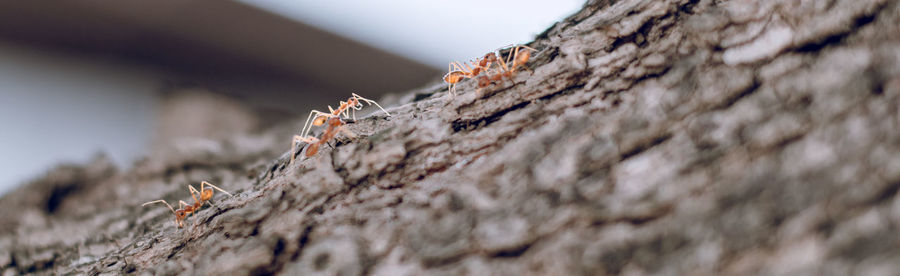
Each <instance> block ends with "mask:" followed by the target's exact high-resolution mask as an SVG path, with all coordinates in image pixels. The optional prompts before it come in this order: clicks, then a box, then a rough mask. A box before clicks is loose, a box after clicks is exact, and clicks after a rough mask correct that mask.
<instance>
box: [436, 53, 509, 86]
mask: <svg viewBox="0 0 900 276" xmlns="http://www.w3.org/2000/svg"><path fill="white" fill-rule="evenodd" d="M497 60H498V59H497V55H496V54H495V53H494V52H490V53H487V54H485V55H484V56H483V57H481V58H478V59H475V61H469V62H468V63H459V62H456V61H453V62H450V64H448V65H447V71H448V72H447V74H446V75H444V82H446V83H447V91H449V92H450V96H453V95H456V83H458V82H460V81H462V80H463V79H468V78H474V77H476V76H478V74H481V72H482V71H487V70H488V69H490V67H491V64H492V63H494V62H496V61H497ZM469 64H471V65H472V67H469ZM454 69H455V70H454Z"/></svg>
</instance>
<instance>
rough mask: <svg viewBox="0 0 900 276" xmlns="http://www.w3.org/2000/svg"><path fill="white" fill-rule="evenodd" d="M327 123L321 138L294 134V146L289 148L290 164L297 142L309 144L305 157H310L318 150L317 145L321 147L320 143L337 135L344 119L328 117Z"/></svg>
mask: <svg viewBox="0 0 900 276" xmlns="http://www.w3.org/2000/svg"><path fill="white" fill-rule="evenodd" d="M327 123H328V127H326V128H325V131H324V132H322V138H321V139H320V138H316V137H313V136H306V137H304V136H300V135H294V139H293V145H294V147H293V148H291V164H293V163H294V159H295V157H294V154H293V153H294V152H295V151H296V150H297V149H296V145H297V142H304V143H307V144H309V147H308V148H307V149H306V157H311V156H313V155H315V154H316V153H317V152H319V147H321V146H322V144H325V143H327V142H328V141H329V140H331V139H333V138H334V136H336V135H337V133H338V131H342V130H343V129H342V128H340V127H341V126H343V125H344V124H345V123H344V121H343V120H341V118H339V117H331V118H328V122H327Z"/></svg>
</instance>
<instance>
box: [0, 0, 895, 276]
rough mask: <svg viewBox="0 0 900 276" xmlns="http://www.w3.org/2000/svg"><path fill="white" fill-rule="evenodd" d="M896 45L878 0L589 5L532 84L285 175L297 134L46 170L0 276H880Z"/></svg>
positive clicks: (380, 133)
mask: <svg viewBox="0 0 900 276" xmlns="http://www.w3.org/2000/svg"><path fill="white" fill-rule="evenodd" d="M898 26H900V4H898V2H897V1H888V0H820V1H802V0H796V1H794V0H772V1H755V0H733V1H689V0H621V1H592V2H590V3H589V4H588V5H586V6H585V8H584V9H583V10H582V11H580V12H578V13H577V14H575V15H573V16H571V17H569V18H568V19H566V20H565V21H564V22H562V23H559V24H556V25H555V26H553V27H551V28H550V29H548V30H547V31H546V32H545V33H543V34H541V35H540V36H539V37H538V38H537V39H536V40H535V41H534V42H533V43H532V44H530V45H531V46H532V47H535V48H537V49H539V50H540V52H539V53H538V54H537V55H536V56H535V57H534V58H533V59H532V62H531V63H529V66H530V67H531V68H532V69H533V71H530V72H529V71H524V72H522V73H520V74H518V75H517V76H516V77H515V78H514V79H513V81H508V82H506V83H504V84H501V85H496V86H491V87H488V88H486V89H481V90H478V89H476V88H475V82H474V81H471V80H469V81H464V82H462V83H461V84H460V85H459V86H458V91H459V92H460V95H458V96H457V97H455V98H452V99H450V98H448V97H447V94H446V87H445V86H443V85H441V84H435V85H434V86H432V87H428V88H423V89H420V90H417V91H411V92H408V93H406V94H405V95H401V96H396V97H394V98H393V99H385V102H384V103H385V104H387V105H390V106H392V107H391V108H388V110H389V111H390V112H391V114H392V115H393V116H391V117H385V116H384V115H379V114H375V115H373V116H369V117H366V118H361V119H359V120H356V121H355V122H354V123H351V124H349V125H348V126H347V129H348V130H349V131H350V132H352V133H353V134H355V135H354V136H355V137H348V136H339V139H338V141H336V142H334V143H332V145H333V147H324V148H323V149H322V150H321V151H320V152H319V153H318V154H317V155H315V156H313V157H311V158H308V159H303V160H302V161H300V162H298V163H296V164H294V165H292V166H289V165H288V164H287V160H289V156H288V154H286V153H284V152H285V150H286V149H287V148H288V140H289V138H290V137H291V135H292V134H293V133H295V132H296V131H297V130H298V129H299V123H296V122H295V123H292V124H289V125H283V126H279V127H275V128H272V129H270V130H267V131H265V132H263V133H257V134H249V135H245V134H236V135H234V137H231V138H229V139H225V140H223V141H218V142H210V143H211V144H209V143H207V144H204V145H203V146H197V147H194V148H190V150H188V151H186V152H185V151H184V149H182V151H181V153H180V154H154V156H151V157H149V158H148V159H146V160H145V161H143V162H141V163H139V164H138V165H137V167H135V168H134V169H131V170H129V171H124V172H120V171H117V170H116V169H115V168H113V167H112V166H111V165H109V163H108V162H106V161H104V159H102V158H98V160H97V161H96V162H94V163H92V164H90V165H86V166H64V167H60V168H58V169H55V170H53V171H51V172H49V173H48V175H47V176H46V177H45V178H43V179H41V180H38V181H35V182H33V183H31V184H29V185H28V186H26V187H23V188H20V189H19V190H17V191H14V192H13V193H11V194H9V195H7V196H5V197H4V198H3V199H2V201H0V207H2V212H3V215H2V217H0V219H2V221H0V223H2V224H0V231H2V233H3V235H2V236H0V270H2V271H3V273H4V275H6V274H15V273H16V272H35V273H46V274H50V273H57V274H64V273H79V274H81V273H86V274H98V273H113V274H118V273H133V272H134V273H140V272H150V273H159V274H175V273H186V274H212V275H221V274H237V275H243V274H270V273H280V274H290V275H359V274H378V275H418V274H423V273H427V274H448V275H459V274H494V275H521V274H557V275H560V274H562V275H578V274H590V275H597V274H625V273H638V274H671V273H679V274H693V275H697V274H765V275H772V274H782V275H783V274H787V275H796V274H839V275H846V274H867V275H886V274H896V273H898V272H900V263H898V262H896V260H897V259H900V249H898V248H900V238H898V236H897V233H898V231H900V194H898V193H897V191H898V188H900V111H898V102H900V98H898V97H900V27H898ZM282 153H284V154H282ZM278 155H280V157H279V158H277V159H274V160H273V157H274V156H278ZM301 156H302V155H301ZM201 180H210V181H211V182H213V183H215V184H218V185H219V186H220V187H222V188H225V189H227V190H229V191H231V192H233V193H234V194H235V196H234V197H232V198H229V197H227V196H225V195H222V194H217V195H216V198H215V201H216V204H215V206H214V207H207V208H205V209H204V210H202V211H200V212H198V213H196V214H194V215H193V216H192V217H189V218H188V219H187V221H186V227H185V228H184V229H176V228H174V227H173V222H172V221H173V216H172V214H171V212H169V210H167V209H165V208H164V207H162V206H155V207H152V208H151V207H141V206H140V205H139V204H140V203H142V202H146V201H149V200H154V199H158V198H164V199H167V200H169V201H170V202H173V201H177V200H179V199H181V200H186V201H187V200H188V199H189V195H188V190H187V187H186V185H187V184H194V185H197V184H199V182H200V181H201Z"/></svg>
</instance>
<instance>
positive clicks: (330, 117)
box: [291, 93, 391, 164]
mask: <svg viewBox="0 0 900 276" xmlns="http://www.w3.org/2000/svg"><path fill="white" fill-rule="evenodd" d="M351 95H352V96H351V97H350V98H348V99H347V101H346V102H345V101H341V102H340V106H338V108H337V109H334V108H332V107H331V106H330V105H329V106H328V111H329V113H325V112H322V111H318V110H313V111H310V112H309V117H307V118H306V124H304V125H303V129H302V130H301V135H294V138H293V139H292V140H291V164H294V160H295V157H294V155H295V152H296V150H297V142H304V143H307V144H309V145H310V146H309V148H308V149H307V150H306V156H307V157H310V156H312V155H314V154H316V152H318V151H319V147H320V146H321V145H322V144H324V143H325V142H327V141H329V140H331V139H332V138H334V136H335V135H337V132H338V131H339V130H342V129H340V128H339V127H340V126H342V125H344V124H345V122H344V121H343V120H342V119H341V116H343V117H344V118H351V117H352V118H353V120H356V111H357V110H361V109H362V107H363V104H362V103H363V102H365V103H367V104H369V105H375V106H377V107H378V109H381V111H383V112H384V114H387V115H388V116H391V113H388V112H387V111H386V110H384V108H382V107H381V105H379V104H378V103H377V102H375V101H373V100H370V99H366V98H363V97H361V96H359V95H357V94H356V93H351ZM351 114H352V115H351ZM325 123H328V127H327V128H326V129H325V132H324V133H323V134H322V139H317V138H316V137H313V136H310V135H309V132H310V131H311V130H312V127H313V126H321V125H323V124H325Z"/></svg>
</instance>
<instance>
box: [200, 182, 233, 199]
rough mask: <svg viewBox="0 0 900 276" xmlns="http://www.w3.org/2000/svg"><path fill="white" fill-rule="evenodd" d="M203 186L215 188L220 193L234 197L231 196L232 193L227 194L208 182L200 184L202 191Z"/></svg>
mask: <svg viewBox="0 0 900 276" xmlns="http://www.w3.org/2000/svg"><path fill="white" fill-rule="evenodd" d="M203 185H206V186H210V187H213V188H215V189H216V190H219V191H220V192H223V193H225V194H226V195H228V196H233V195H231V193H229V192H226V191H225V190H222V188H219V187H216V185H213V184H210V183H209V182H206V181H203V182H200V190H203Z"/></svg>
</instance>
